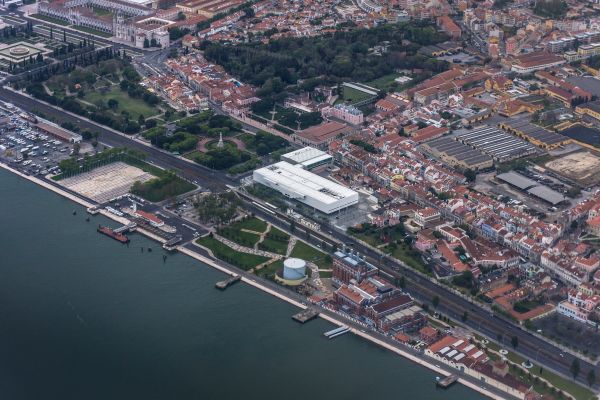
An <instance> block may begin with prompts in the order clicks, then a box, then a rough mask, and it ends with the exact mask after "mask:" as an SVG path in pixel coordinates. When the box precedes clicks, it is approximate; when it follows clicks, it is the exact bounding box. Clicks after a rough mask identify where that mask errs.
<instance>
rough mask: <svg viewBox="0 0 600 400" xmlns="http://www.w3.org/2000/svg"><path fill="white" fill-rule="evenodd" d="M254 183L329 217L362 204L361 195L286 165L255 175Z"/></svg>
mask: <svg viewBox="0 0 600 400" xmlns="http://www.w3.org/2000/svg"><path fill="white" fill-rule="evenodd" d="M252 178H253V179H254V182H257V183H260V184H263V185H265V186H268V187H270V188H272V189H274V190H277V191H278V192H280V193H281V194H283V195H284V196H286V197H288V198H290V199H294V200H298V201H300V202H302V203H304V204H306V205H308V206H310V207H313V208H315V209H317V210H319V211H321V212H323V213H325V214H331V213H333V212H335V211H339V210H342V209H344V208H346V207H349V206H352V205H354V204H357V203H358V193H356V192H355V191H354V190H350V189H348V188H347V187H345V186H342V185H340V184H338V183H335V182H332V181H330V180H329V179H325V178H323V177H321V176H319V175H316V174H313V173H312V172H309V171H306V170H304V169H302V167H300V166H297V165H292V164H290V163H287V162H285V161H281V162H278V163H276V164H273V165H269V166H268V167H264V168H260V169H257V170H255V171H254V173H253V175H252Z"/></svg>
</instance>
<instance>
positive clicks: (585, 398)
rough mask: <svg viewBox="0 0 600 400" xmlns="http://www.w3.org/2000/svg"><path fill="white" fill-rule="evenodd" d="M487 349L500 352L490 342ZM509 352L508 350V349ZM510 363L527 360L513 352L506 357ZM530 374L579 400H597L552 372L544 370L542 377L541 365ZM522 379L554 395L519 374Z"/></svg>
mask: <svg viewBox="0 0 600 400" xmlns="http://www.w3.org/2000/svg"><path fill="white" fill-rule="evenodd" d="M487 347H489V348H490V349H493V350H495V351H498V350H500V346H499V345H497V344H496V343H493V342H490V343H488V344H487ZM506 350H508V348H507V349H506ZM506 357H507V358H508V359H509V360H510V361H512V362H513V363H515V364H521V363H523V362H525V361H526V359H525V358H523V357H521V356H520V355H518V354H515V353H513V352H512V351H509V352H508V355H507V356H506ZM529 372H531V374H532V375H533V376H539V377H542V378H544V379H546V380H547V381H548V382H550V383H551V384H552V385H554V386H555V387H557V388H558V389H560V390H562V391H564V392H567V393H570V394H571V395H573V396H574V397H575V398H576V399H577V400H592V399H596V396H595V395H594V393H593V392H592V391H591V390H589V389H588V388H586V387H583V386H581V385H578V384H577V383H575V382H573V381H571V380H568V379H565V378H563V377H561V376H558V375H556V374H553V373H552V372H550V371H547V370H545V369H544V370H543V373H542V374H541V375H540V367H539V365H536V364H534V366H533V367H532V368H531V369H529ZM518 375H519V376H520V377H521V378H523V379H525V380H526V381H527V382H529V383H531V384H532V385H534V389H535V390H536V391H537V392H539V393H541V394H544V393H552V392H551V391H549V390H547V389H546V388H545V387H544V385H542V384H539V383H535V381H534V379H529V377H528V375H527V374H522V373H521V374H518Z"/></svg>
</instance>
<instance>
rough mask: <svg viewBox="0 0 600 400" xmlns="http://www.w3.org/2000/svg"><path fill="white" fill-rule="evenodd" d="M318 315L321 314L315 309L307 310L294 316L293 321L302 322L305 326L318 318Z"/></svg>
mask: <svg viewBox="0 0 600 400" xmlns="http://www.w3.org/2000/svg"><path fill="white" fill-rule="evenodd" d="M318 315H319V312H318V311H317V310H315V309H313V308H307V309H306V310H302V311H300V312H299V313H298V314H294V315H292V319H293V320H294V321H297V322H300V323H301V324H304V323H305V322H308V321H310V320H311V319H314V318H316V317H317V316H318Z"/></svg>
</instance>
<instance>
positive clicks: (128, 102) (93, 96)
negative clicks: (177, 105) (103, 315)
mask: <svg viewBox="0 0 600 400" xmlns="http://www.w3.org/2000/svg"><path fill="white" fill-rule="evenodd" d="M110 99H114V100H116V101H118V102H119V105H118V106H117V108H116V109H115V110H114V111H115V113H116V114H120V113H121V112H122V111H123V110H126V111H127V112H128V113H129V115H130V116H131V117H133V119H134V120H137V119H138V118H139V116H140V114H142V115H143V116H144V117H145V118H148V117H150V116H153V115H157V114H158V113H159V112H160V111H159V110H158V109H157V108H155V107H152V106H150V105H148V104H146V102H145V101H144V100H142V99H134V98H132V97H129V95H128V94H127V92H125V91H123V90H121V89H120V88H119V86H111V88H110V90H109V91H108V92H106V94H104V93H102V92H100V91H88V92H87V93H86V94H85V96H84V97H83V100H85V101H87V102H89V103H92V104H96V103H97V102H100V101H102V102H104V104H107V102H108V100H110Z"/></svg>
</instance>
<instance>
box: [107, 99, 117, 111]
mask: <svg viewBox="0 0 600 400" xmlns="http://www.w3.org/2000/svg"><path fill="white" fill-rule="evenodd" d="M106 104H107V105H108V107H109V108H111V109H113V110H116V109H117V107H119V101H118V100H116V99H108V101H107V102H106Z"/></svg>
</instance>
